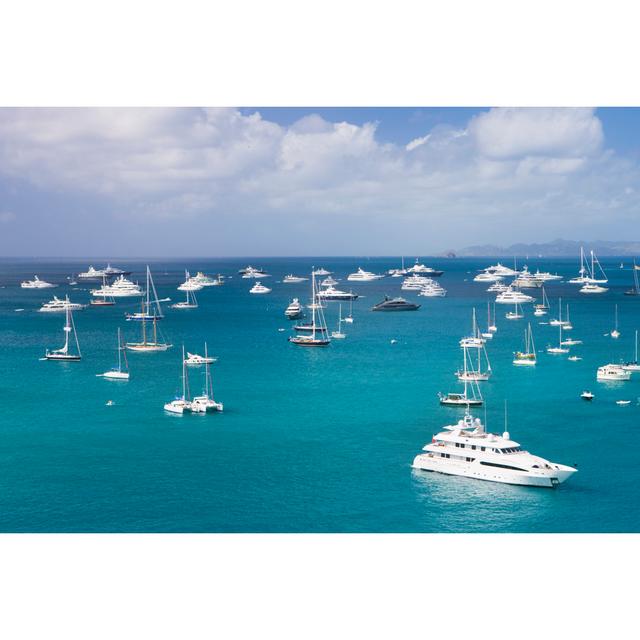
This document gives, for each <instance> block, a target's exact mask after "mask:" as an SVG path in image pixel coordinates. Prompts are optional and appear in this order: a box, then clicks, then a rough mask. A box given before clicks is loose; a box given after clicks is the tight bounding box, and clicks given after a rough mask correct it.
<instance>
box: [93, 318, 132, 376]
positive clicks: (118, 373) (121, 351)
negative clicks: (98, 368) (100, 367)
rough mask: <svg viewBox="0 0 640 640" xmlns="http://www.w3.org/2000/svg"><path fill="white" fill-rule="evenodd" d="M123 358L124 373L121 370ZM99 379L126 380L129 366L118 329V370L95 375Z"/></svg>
mask: <svg viewBox="0 0 640 640" xmlns="http://www.w3.org/2000/svg"><path fill="white" fill-rule="evenodd" d="M123 357H124V371H123V370H122V359H123ZM96 375H97V376H98V377H99V378H109V379H110V380H128V379H129V364H128V363H127V352H126V351H125V348H124V347H123V346H122V340H121V339H120V328H118V368H117V369H115V368H114V369H111V370H109V371H105V372H104V373H98V374H96Z"/></svg>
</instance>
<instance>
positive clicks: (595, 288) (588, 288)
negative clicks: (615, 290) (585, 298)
mask: <svg viewBox="0 0 640 640" xmlns="http://www.w3.org/2000/svg"><path fill="white" fill-rule="evenodd" d="M607 291H609V289H607V287H603V286H601V285H599V284H595V283H594V282H586V283H585V284H583V285H582V287H580V293H606V292H607Z"/></svg>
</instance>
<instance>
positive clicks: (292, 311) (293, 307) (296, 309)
mask: <svg viewBox="0 0 640 640" xmlns="http://www.w3.org/2000/svg"><path fill="white" fill-rule="evenodd" d="M284 315H285V316H287V318H289V320H295V319H296V318H299V317H300V316H301V315H302V305H301V304H300V300H298V298H294V299H293V300H292V301H291V302H290V303H289V306H288V307H287V308H286V309H285V310H284Z"/></svg>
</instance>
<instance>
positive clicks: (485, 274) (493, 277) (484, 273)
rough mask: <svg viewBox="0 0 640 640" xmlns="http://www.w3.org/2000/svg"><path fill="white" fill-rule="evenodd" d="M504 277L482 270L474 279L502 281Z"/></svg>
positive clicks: (479, 280) (477, 280)
mask: <svg viewBox="0 0 640 640" xmlns="http://www.w3.org/2000/svg"><path fill="white" fill-rule="evenodd" d="M503 279H504V276H501V275H498V274H497V273H489V272H487V271H482V272H480V273H479V274H478V275H477V276H475V278H474V279H473V281H474V282H501V281H502V280H503Z"/></svg>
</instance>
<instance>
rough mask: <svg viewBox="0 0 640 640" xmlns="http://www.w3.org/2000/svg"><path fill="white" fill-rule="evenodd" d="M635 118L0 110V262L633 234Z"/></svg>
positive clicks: (461, 111)
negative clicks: (1, 259)
mask: <svg viewBox="0 0 640 640" xmlns="http://www.w3.org/2000/svg"><path fill="white" fill-rule="evenodd" d="M639 125H640V111H639V110H638V109H631V108H615V109H590V108H584V109H559V108H549V109H539V108H536V109H524V108H493V109H490V108H477V109H471V108H422V107H408V108H322V109H314V108H298V107H297V108H274V107H253V108H239V109H232V108H225V109H196V108H194V109H187V108H175V109H157V108H156V109H92V108H91V109H42V108H41V109H0V255H4V256H16V255H19V256H43V255H46V256H114V257H117V256H136V255H140V256H142V255H165V256H184V255H202V256H207V255H211V256H217V255H314V254H315V255H345V254H356V255H380V254H387V255H399V254H405V255H427V254H430V253H439V252H442V251H445V250H448V249H456V248H460V247H463V246H467V245H471V244H484V243H489V242H490V243H498V244H509V243H512V242H544V241H548V240H552V239H554V238H556V237H565V238H569V239H585V240H593V239H608V240H618V239H625V238H628V239H637V235H636V232H635V228H636V225H637V220H638V210H639V209H638V207H639V205H640V198H639V195H640V192H639V191H638V188H639V187H638V185H639V182H638V178H640V126H639Z"/></svg>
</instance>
